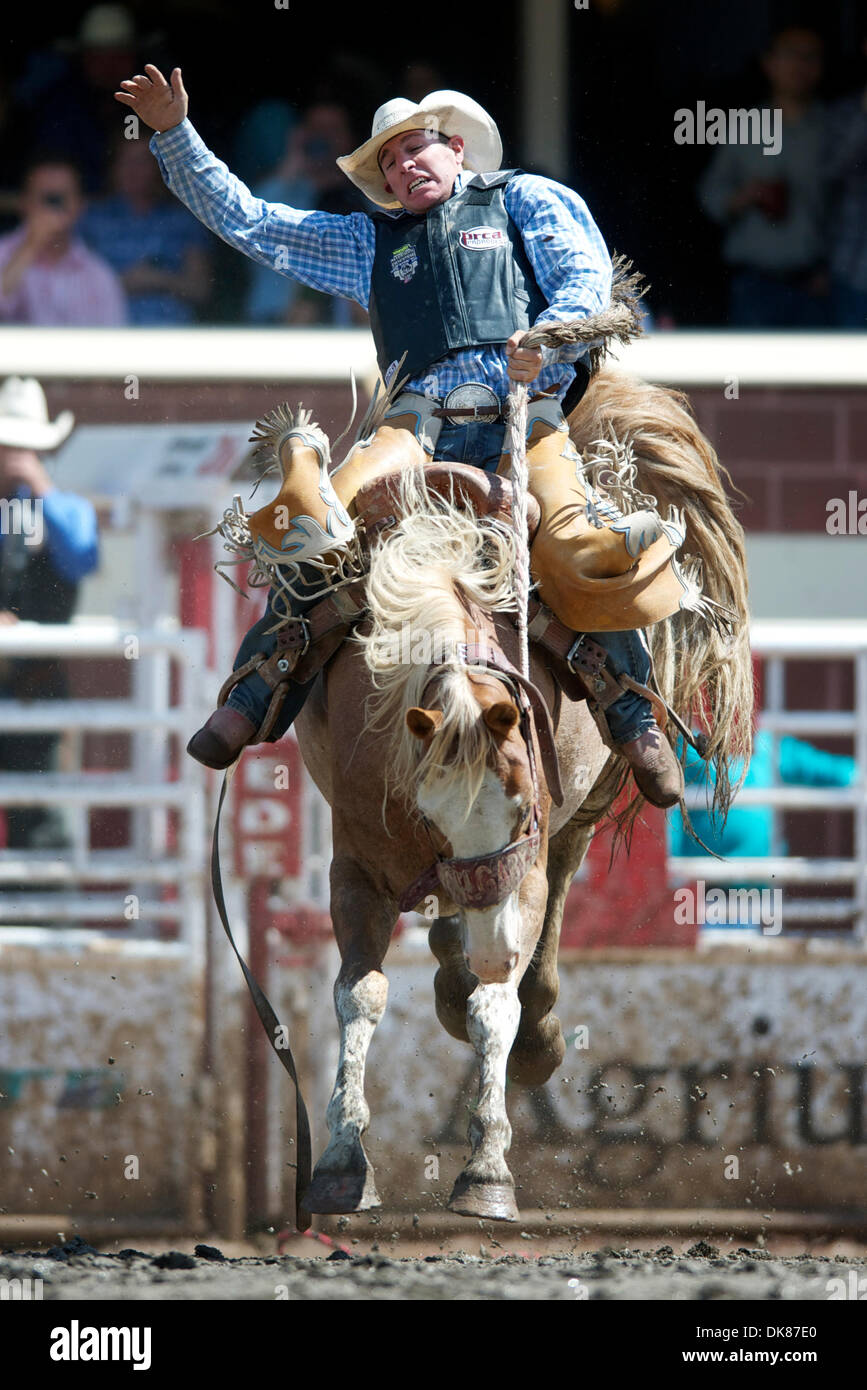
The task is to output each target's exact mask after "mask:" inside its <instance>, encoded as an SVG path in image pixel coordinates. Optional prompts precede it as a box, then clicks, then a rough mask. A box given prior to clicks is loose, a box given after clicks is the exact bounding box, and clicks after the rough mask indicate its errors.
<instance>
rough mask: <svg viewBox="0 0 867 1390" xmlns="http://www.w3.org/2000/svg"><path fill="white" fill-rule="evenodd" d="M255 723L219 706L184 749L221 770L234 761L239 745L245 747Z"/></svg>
mask: <svg viewBox="0 0 867 1390" xmlns="http://www.w3.org/2000/svg"><path fill="white" fill-rule="evenodd" d="M257 728H258V725H256V724H254V723H253V721H252V720H251V719H248V718H247V716H246V715H244V714H242V713H241V711H240V710H237V709H232V707H231V705H222V706H221V708H220V709H218V710H215V711H214V713H213V714H212V715H211V717H210V718H209V719H208V720H207V722H206V723H205V724H203V725H202V727H201V729H199V730H198V731H197V732H196V733H194V734H193V737H192V738H191V739H190V741H189V743H188V744H187V752H188V753H189V754H190V757H192V758H195V759H196V761H197V762H200V763H204V765H205V767H213V768H217V769H218V770H219V771H222V769H223V768H226V767H229V765H230V764H231V763H233V762H234V761H235V759H236V758H237V756H238V754H239V753H240V751H241V749H242V748H245V747H246V746H247V744H248V743H249V742H250V740H251V739H252V737H253V735H254V734H255V732H256V729H257Z"/></svg>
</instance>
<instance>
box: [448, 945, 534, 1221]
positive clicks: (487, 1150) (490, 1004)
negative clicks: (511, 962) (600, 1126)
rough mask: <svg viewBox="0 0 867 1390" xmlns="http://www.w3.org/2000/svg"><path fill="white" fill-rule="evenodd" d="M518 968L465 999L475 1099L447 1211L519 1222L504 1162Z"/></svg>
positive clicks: (518, 1008)
mask: <svg viewBox="0 0 867 1390" xmlns="http://www.w3.org/2000/svg"><path fill="white" fill-rule="evenodd" d="M519 978H520V975H519V974H518V972H517V971H516V972H515V973H514V974H513V977H512V979H511V980H510V981H508V982H507V983H506V984H491V985H483V984H479V985H478V986H477V987H476V989H475V990H474V991H473V993H472V994H471V995H470V997H469V999H468V1001H467V1032H468V1034H469V1038H470V1042H471V1043H472V1045H473V1047H474V1048H475V1050H476V1055H477V1056H478V1059H479V1099H478V1103H477V1106H476V1109H475V1112H474V1114H473V1116H472V1118H471V1119H470V1125H469V1140H470V1146H471V1148H472V1156H471V1158H470V1160H469V1162H468V1163H467V1165H466V1167H465V1168H464V1170H463V1172H462V1173H461V1174H460V1176H459V1178H458V1180H457V1182H456V1183H455V1186H454V1190H453V1191H452V1195H451V1199H450V1201H449V1209H450V1210H451V1211H456V1212H460V1213H461V1214H462V1215H464V1216H485V1217H489V1218H491V1219H494V1220H500V1221H517V1220H518V1208H517V1205H516V1203H515V1182H514V1179H513V1177H512V1175H511V1173H510V1172H509V1169H508V1167H507V1166H506V1154H507V1153H508V1150H509V1145H510V1144H511V1142H512V1126H511V1125H510V1124H509V1117H508V1115H507V1114H506V1062H507V1060H508V1057H509V1051H510V1049H511V1046H512V1043H513V1042H514V1039H515V1034H516V1033H517V1031H518V1022H519V1020H520V1017H521V1005H520V1002H519V1000H518V984H517V982H518V980H519Z"/></svg>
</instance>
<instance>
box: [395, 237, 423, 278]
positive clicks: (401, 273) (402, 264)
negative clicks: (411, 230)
mask: <svg viewBox="0 0 867 1390" xmlns="http://www.w3.org/2000/svg"><path fill="white" fill-rule="evenodd" d="M390 269H391V273H392V275H393V276H394V278H395V280H400V281H401V283H402V284H404V285H405V284H406V283H407V281H408V280H411V279H412V277H413V276H414V275H415V272H416V271H417V270H418V252H417V251H416V249H415V247H414V246H410V244H409V242H407V243H406V244H405V245H404V246H398V248H397V250H396V251H395V252H393V253H392V257H391V265H390Z"/></svg>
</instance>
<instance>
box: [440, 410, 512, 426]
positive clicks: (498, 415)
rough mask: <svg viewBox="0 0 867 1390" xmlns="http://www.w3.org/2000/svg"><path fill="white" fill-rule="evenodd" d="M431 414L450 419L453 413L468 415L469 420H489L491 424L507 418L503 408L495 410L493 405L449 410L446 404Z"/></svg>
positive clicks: (462, 415) (442, 418)
mask: <svg viewBox="0 0 867 1390" xmlns="http://www.w3.org/2000/svg"><path fill="white" fill-rule="evenodd" d="M431 415H436V416H437V418H438V419H441V420H447V419H450V418H451V416H453V415H460V416H461V417H462V418H463V417H464V416H466V418H467V419H468V420H487V421H489V423H491V424H495V423H496V422H497V421H498V420H505V418H506V417H505V415H504V414H503V412H502V410H496V411H495V410H494V407H493V406H492V405H469V406H466V407H464V409H463V410H461V409H459V408H458V409H455V410H447V409H446V408H445V406H443V407H442V409H441V410H432V411H431Z"/></svg>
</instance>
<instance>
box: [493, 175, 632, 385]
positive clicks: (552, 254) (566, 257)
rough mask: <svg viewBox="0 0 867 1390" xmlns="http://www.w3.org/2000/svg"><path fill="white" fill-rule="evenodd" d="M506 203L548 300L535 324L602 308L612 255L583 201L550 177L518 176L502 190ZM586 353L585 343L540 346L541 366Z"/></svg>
mask: <svg viewBox="0 0 867 1390" xmlns="http://www.w3.org/2000/svg"><path fill="white" fill-rule="evenodd" d="M505 203H506V210H507V212H508V213H509V216H510V217H511V218H512V220H513V222H515V223H516V225H517V226H518V227H519V229H520V232H521V238H522V240H523V243H524V248H525V250H526V252H527V255H528V257H529V259H530V264H531V265H532V267H533V273H534V275H535V276H536V280H537V282H538V285H539V288H540V290H541V291H542V293H543V294H544V296H545V298H546V299H547V301H548V308H547V309H545V310H543V312H542V313H541V314H539V316H538V318H537V319H536V323H546V322H552V323H556V322H559V321H560V320H562V319H573V318H586V317H587V315H588V314H595V313H598V312H599V310H600V309H604V308H605V307H606V305H607V304H608V300H609V297H610V294H611V276H612V270H611V257H610V255H609V254H608V248H607V247H606V245H605V242H604V240H603V238H602V234H601V232H600V231H599V228H598V227H597V226H596V223H595V222H594V220H593V218H592V216H591V215H590V211H589V209H588V207H587V204H586V203H585V202H584V200H583V199H582V198H579V196H578V194H577V193H574V192H573V191H572V189H571V188H566V187H565V185H564V184H559V183H555V182H554V180H553V179H546V178H542V177H540V176H538V175H536V174H519V175H518V176H517V177H516V178H513V179H512V180H511V182H510V183H509V184H508V186H507V189H506V197H505ZM586 351H587V345H586V344H572V345H567V346H565V347H561V348H543V349H542V358H543V366H547V365H548V364H549V363H551V362H574V361H575V360H576V359H577V358H578V357H579V356H581V355H582V353H584V352H586Z"/></svg>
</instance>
